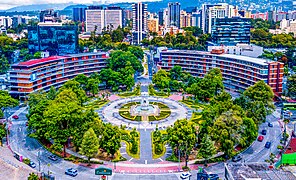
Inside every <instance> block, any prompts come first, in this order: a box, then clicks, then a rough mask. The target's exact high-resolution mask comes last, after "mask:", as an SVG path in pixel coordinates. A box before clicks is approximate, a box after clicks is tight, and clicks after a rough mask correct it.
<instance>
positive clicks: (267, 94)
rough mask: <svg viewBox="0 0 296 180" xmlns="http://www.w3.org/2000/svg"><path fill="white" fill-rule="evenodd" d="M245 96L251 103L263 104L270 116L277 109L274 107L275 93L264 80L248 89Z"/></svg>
mask: <svg viewBox="0 0 296 180" xmlns="http://www.w3.org/2000/svg"><path fill="white" fill-rule="evenodd" d="M244 96H245V97H246V98H247V99H249V100H250V101H251V102H254V101H260V102H262V103H263V105H264V107H265V108H266V110H267V113H268V114H271V112H272V111H273V110H274V109H275V106H274V105H273V97H274V94H273V91H272V89H271V88H270V86H269V85H267V84H266V83H265V82H264V81H262V80H261V81H257V82H256V83H255V85H253V86H250V87H249V88H248V89H246V90H245V91H244Z"/></svg>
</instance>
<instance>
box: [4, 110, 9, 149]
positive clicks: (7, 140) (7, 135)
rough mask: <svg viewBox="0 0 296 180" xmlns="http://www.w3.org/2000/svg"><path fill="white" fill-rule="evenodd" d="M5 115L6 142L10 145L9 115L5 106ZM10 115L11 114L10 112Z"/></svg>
mask: <svg viewBox="0 0 296 180" xmlns="http://www.w3.org/2000/svg"><path fill="white" fill-rule="evenodd" d="M4 112H5V117H6V144H7V146H9V134H8V127H9V125H8V123H9V122H8V117H7V108H5V111H4ZM8 116H9V114H8Z"/></svg>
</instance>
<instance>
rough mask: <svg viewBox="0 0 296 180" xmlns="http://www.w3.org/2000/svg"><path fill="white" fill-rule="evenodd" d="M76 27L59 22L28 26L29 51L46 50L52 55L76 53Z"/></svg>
mask: <svg viewBox="0 0 296 180" xmlns="http://www.w3.org/2000/svg"><path fill="white" fill-rule="evenodd" d="M77 31H78V27H77V26H75V25H62V24H61V23H39V24H38V26H31V27H28V48H29V52H30V53H32V54H33V53H35V52H37V51H47V52H49V54H50V55H51V56H52V55H65V54H75V53H78V32H77Z"/></svg>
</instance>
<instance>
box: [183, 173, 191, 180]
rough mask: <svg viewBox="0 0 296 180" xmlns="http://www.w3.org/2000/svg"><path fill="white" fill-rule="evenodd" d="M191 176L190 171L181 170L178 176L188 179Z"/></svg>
mask: <svg viewBox="0 0 296 180" xmlns="http://www.w3.org/2000/svg"><path fill="white" fill-rule="evenodd" d="M190 176H191V173H190V172H183V173H182V174H181V175H180V178H181V179H189V178H190Z"/></svg>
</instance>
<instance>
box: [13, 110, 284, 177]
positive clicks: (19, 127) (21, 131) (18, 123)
mask: <svg viewBox="0 0 296 180" xmlns="http://www.w3.org/2000/svg"><path fill="white" fill-rule="evenodd" d="M17 110H18V108H14V109H12V110H11V111H10V115H12V114H13V113H14V112H16V111H17ZM278 111H280V109H279V108H278V109H277V112H276V113H274V114H273V115H270V116H268V117H267V122H272V123H273V127H272V128H270V127H268V126H267V122H266V123H264V124H262V125H261V126H260V130H259V132H261V130H262V129H267V135H265V137H264V141H263V142H258V141H255V142H254V143H253V145H252V146H251V147H250V148H249V149H248V150H247V151H245V152H244V153H242V156H243V160H244V161H246V162H264V161H265V159H267V158H268V156H269V154H270V153H271V152H276V151H277V149H276V147H277V145H278V144H279V140H280V138H279V137H280V134H281V130H280V127H279V124H278V122H277V120H278V118H279V116H278V114H279V113H278ZM26 113H27V112H26V111H25V112H23V113H21V114H20V115H19V119H18V120H13V121H12V122H13V125H12V127H11V130H10V145H11V147H12V149H13V150H14V151H16V152H18V153H20V154H21V155H23V156H24V157H27V158H30V159H31V160H32V161H33V162H35V163H36V165H37V167H36V169H37V170H38V152H40V160H41V163H40V170H41V172H46V173H47V172H48V171H50V172H51V174H52V175H54V176H55V177H56V179H58V180H59V179H98V176H95V174H94V169H90V168H86V167H83V166H79V165H76V164H73V163H71V162H68V161H64V160H62V159H59V160H58V161H56V162H54V161H52V160H50V159H48V156H49V155H51V153H50V152H48V151H46V150H45V149H43V147H42V146H41V145H40V144H39V142H38V141H37V140H35V139H33V138H29V137H27V131H26V126H25V123H26V121H27V118H26ZM259 134H260V133H259ZM266 141H271V142H272V146H271V148H270V149H266V148H265V147H264V145H265V142H266ZM48 164H49V166H48ZM71 167H72V168H75V169H77V170H78V172H79V174H78V176H76V177H75V178H73V177H70V176H68V175H65V170H66V169H67V168H71ZM223 167H224V166H223V163H219V164H217V165H214V166H212V167H210V168H208V169H207V171H208V172H212V173H218V174H219V175H220V177H223V176H224V172H223V171H224V168H223ZM192 175H193V176H192V178H191V179H196V172H195V171H194V172H192ZM109 179H115V180H117V179H118V180H124V179H128V180H133V179H141V180H142V179H151V180H154V179H179V174H162V175H128V174H124V175H122V174H115V175H113V177H109Z"/></svg>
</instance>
